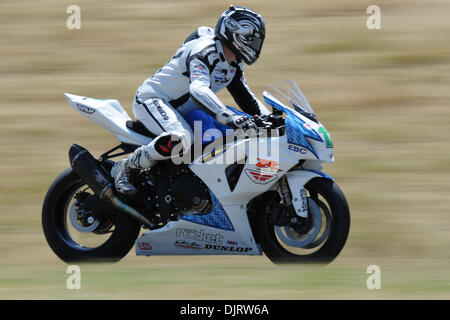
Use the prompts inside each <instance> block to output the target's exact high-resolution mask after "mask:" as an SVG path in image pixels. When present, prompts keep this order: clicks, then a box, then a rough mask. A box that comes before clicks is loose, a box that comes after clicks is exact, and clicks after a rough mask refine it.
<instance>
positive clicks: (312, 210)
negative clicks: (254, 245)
mask: <svg viewBox="0 0 450 320" xmlns="http://www.w3.org/2000/svg"><path fill="white" fill-rule="evenodd" d="M307 191H308V192H309V196H308V199H307V201H308V219H310V220H309V223H310V226H309V228H306V230H303V232H302V233H299V232H296V230H295V228H292V225H288V226H274V225H272V228H273V231H274V232H273V238H274V240H275V241H276V242H277V243H278V246H279V247H281V248H282V250H284V251H287V252H288V253H290V254H293V255H296V256H306V255H312V254H314V253H315V252H317V251H319V250H320V249H321V248H322V247H323V246H324V244H325V243H326V241H327V239H328V238H329V236H330V233H331V229H332V223H333V217H332V213H331V210H330V206H329V203H328V201H327V200H326V199H325V198H324V197H323V196H322V195H321V194H319V193H317V192H316V191H313V190H307Z"/></svg>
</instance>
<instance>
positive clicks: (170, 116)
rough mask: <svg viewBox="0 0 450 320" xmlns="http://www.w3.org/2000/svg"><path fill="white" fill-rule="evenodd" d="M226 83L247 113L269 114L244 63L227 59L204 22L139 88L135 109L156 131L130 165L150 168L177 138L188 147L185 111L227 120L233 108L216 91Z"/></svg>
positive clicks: (167, 155) (165, 156)
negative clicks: (252, 86) (252, 88)
mask: <svg viewBox="0 0 450 320" xmlns="http://www.w3.org/2000/svg"><path fill="white" fill-rule="evenodd" d="M225 87H226V88H227V89H228V90H229V92H230V93H231V95H232V96H233V98H234V100H235V102H236V103H237V104H238V105H239V107H240V108H241V109H242V110H243V111H244V112H246V113H249V114H251V115H255V114H258V115H261V114H268V113H269V111H268V109H267V108H266V107H265V106H264V105H263V104H262V103H261V102H260V101H259V100H258V99H257V98H256V97H255V95H254V94H253V93H252V92H251V91H250V89H249V87H248V86H247V83H246V81H245V78H244V73H243V64H242V62H240V61H238V62H232V63H228V62H227V60H226V59H225V54H224V52H223V48H222V44H221V42H220V40H218V39H217V38H215V35H214V29H212V28H209V27H200V28H198V29H197V30H196V31H195V32H193V33H192V34H191V35H190V36H189V37H188V38H187V39H186V40H185V41H184V43H183V44H182V45H181V46H180V47H179V48H178V50H177V52H176V53H175V55H174V56H173V57H172V59H171V60H170V61H169V62H168V63H167V64H166V65H164V66H163V67H162V68H161V69H159V70H158V71H157V72H156V73H155V74H154V75H153V76H152V77H150V78H148V79H147V80H145V81H144V83H143V84H142V85H141V86H140V87H139V88H138V90H137V92H136V98H135V100H134V103H133V114H134V116H135V117H136V120H139V121H140V122H142V123H143V124H144V125H145V126H146V128H147V129H148V130H150V131H151V132H153V133H155V134H157V135H158V136H157V137H156V138H155V139H154V140H152V142H150V143H149V144H148V145H144V146H142V147H140V148H138V149H137V150H136V151H135V152H134V153H133V154H132V155H131V156H130V157H129V158H127V160H128V163H127V165H128V166H129V167H130V168H132V169H145V168H149V167H151V166H152V165H153V164H154V163H155V161H157V160H165V159H168V158H170V157H171V150H172V148H173V146H174V144H175V143H180V142H181V143H182V144H183V149H184V150H188V149H189V148H190V146H191V143H192V141H193V133H192V130H191V128H190V126H189V125H188V123H187V122H186V120H185V119H184V118H183V116H186V115H187V114H188V113H189V112H190V111H192V110H195V109H200V108H201V109H203V110H204V111H206V112H207V113H208V114H210V115H212V116H214V117H215V118H216V120H217V121H219V122H221V123H223V124H228V123H229V122H230V121H231V118H232V117H233V116H234V113H233V112H232V111H231V110H230V109H228V108H227V107H225V105H224V104H223V103H222V102H221V101H220V100H219V99H218V97H217V96H216V95H215V93H216V92H218V91H219V90H221V89H223V88H225ZM174 140H178V142H176V141H174ZM116 187H118V186H117V180H116ZM118 189H120V188H118ZM119 191H120V190H119Z"/></svg>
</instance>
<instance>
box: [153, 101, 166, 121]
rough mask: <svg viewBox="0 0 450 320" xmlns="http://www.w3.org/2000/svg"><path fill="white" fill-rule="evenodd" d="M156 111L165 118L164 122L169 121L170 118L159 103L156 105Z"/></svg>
mask: <svg viewBox="0 0 450 320" xmlns="http://www.w3.org/2000/svg"><path fill="white" fill-rule="evenodd" d="M156 110H158V112H159V114H160V115H161V117H162V118H163V120H165V121H167V120H169V116H168V115H167V113H166V111H164V109H163V107H161V105H160V104H159V103H156Z"/></svg>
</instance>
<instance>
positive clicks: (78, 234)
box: [42, 169, 141, 262]
mask: <svg viewBox="0 0 450 320" xmlns="http://www.w3.org/2000/svg"><path fill="white" fill-rule="evenodd" d="M42 227H43V230H44V234H45V237H46V239H47V242H48V244H49V245H50V247H51V248H52V250H53V251H54V252H55V254H56V255H57V256H58V257H59V258H61V259H62V260H63V261H65V262H89V261H109V262H116V261H119V260H120V259H122V258H123V257H124V256H125V255H126V254H127V253H128V252H129V251H130V249H131V248H132V246H133V245H134V241H135V240H136V238H137V237H138V235H139V231H140V228H141V226H140V225H139V224H138V223H137V222H136V221H135V220H133V219H132V218H130V217H128V216H127V215H125V214H123V213H120V212H118V210H117V209H115V208H113V207H112V206H110V205H109V203H107V202H105V201H103V200H100V199H99V198H98V197H97V196H96V195H95V194H94V193H93V192H92V190H90V188H89V187H88V186H87V185H86V184H85V183H84V182H83V181H82V180H81V178H80V177H78V175H77V174H76V173H75V172H74V171H73V170H72V169H67V170H66V171H64V172H63V173H62V174H60V175H59V176H58V178H57V179H56V180H55V182H54V183H53V184H52V186H51V187H50V189H49V190H48V192H47V195H46V197H45V200H44V205H43V209H42Z"/></svg>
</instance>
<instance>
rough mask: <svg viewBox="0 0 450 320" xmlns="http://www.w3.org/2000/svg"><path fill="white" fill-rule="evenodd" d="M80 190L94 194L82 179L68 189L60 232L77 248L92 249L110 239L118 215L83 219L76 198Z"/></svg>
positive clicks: (59, 226) (66, 240)
mask: <svg viewBox="0 0 450 320" xmlns="http://www.w3.org/2000/svg"><path fill="white" fill-rule="evenodd" d="M80 192H87V193H89V194H93V191H92V190H91V189H90V188H89V187H87V186H86V185H85V184H84V183H83V182H81V181H78V182H77V183H75V184H74V185H73V186H72V187H71V188H70V190H68V193H67V194H68V197H65V199H66V201H65V202H64V203H63V205H62V210H63V212H62V214H60V215H59V216H58V220H59V223H58V228H59V234H60V236H61V238H62V239H63V240H64V242H65V243H66V244H67V245H68V246H70V247H72V248H74V249H76V250H85V251H90V250H94V249H96V248H99V247H101V246H102V245H104V244H105V243H106V242H107V241H108V239H109V238H110V237H111V234H112V232H113V231H114V228H115V227H114V224H115V223H114V222H115V220H116V218H117V216H116V214H115V213H113V214H112V216H111V218H108V219H109V220H111V221H106V219H105V217H99V218H94V217H93V216H88V217H82V218H83V219H81V217H80V216H79V212H78V211H77V200H76V199H75V196H76V195H77V194H78V193H80ZM89 218H92V219H93V220H89ZM87 221H89V222H87Z"/></svg>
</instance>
